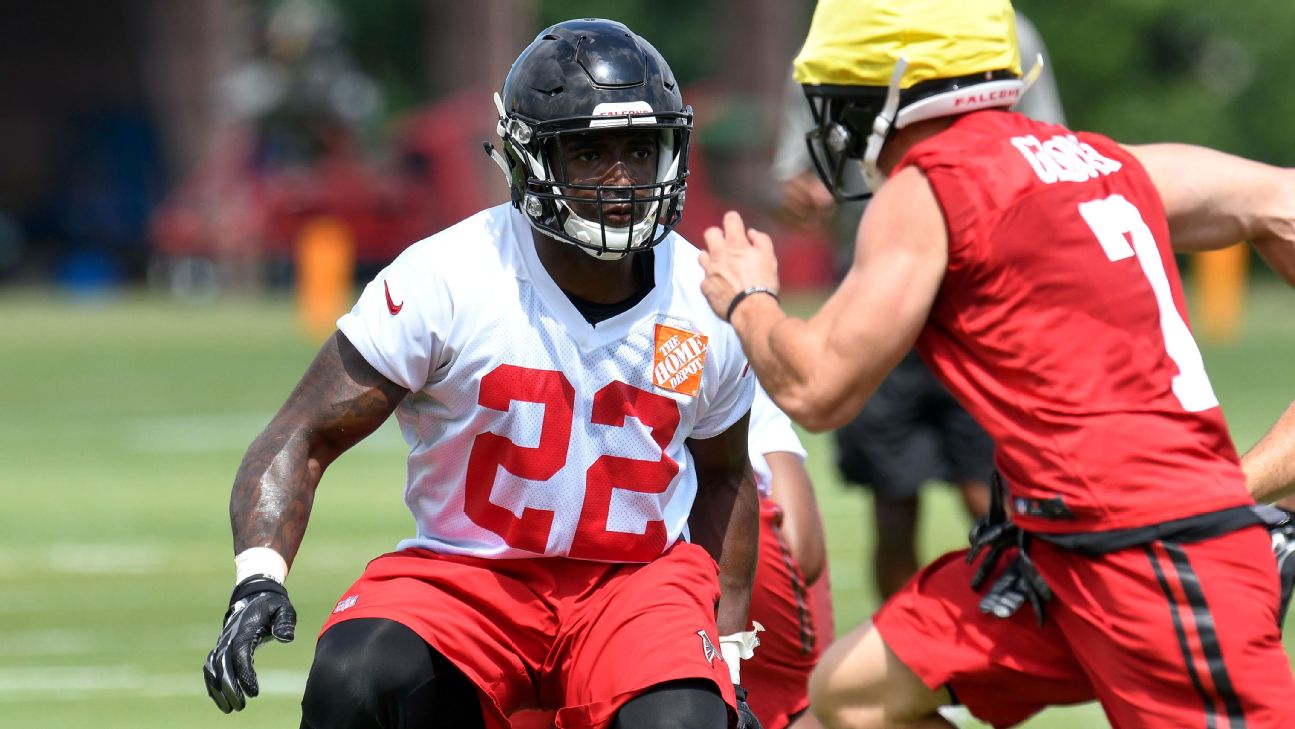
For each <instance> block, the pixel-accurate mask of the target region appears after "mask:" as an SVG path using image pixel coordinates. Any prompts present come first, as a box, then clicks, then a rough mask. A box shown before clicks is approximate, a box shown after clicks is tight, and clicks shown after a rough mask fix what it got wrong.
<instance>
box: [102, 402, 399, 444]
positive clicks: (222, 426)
mask: <svg viewBox="0 0 1295 729" xmlns="http://www.w3.org/2000/svg"><path fill="white" fill-rule="evenodd" d="M286 394H287V393H285V395H286ZM271 415H273V413H270V412H264V413H196V414H186V415H155V416H146V417H136V418H131V419H129V420H127V421H126V423H125V427H124V428H123V429H122V431H121V437H122V439H123V443H122V445H123V447H124V448H125V449H126V450H127V451H129V452H132V453H144V454H158V453H161V454H177V453H179V454H183V453H220V452H225V451H235V452H241V451H242V450H244V449H245V448H247V444H248V443H250V442H251V441H252V439H253V438H255V437H256V435H257V434H258V433H260V432H261V430H262V429H263V428H264V427H265V426H266V424H267V423H269V422H270V417H271ZM356 448H357V449H358V450H363V451H372V452H382V453H386V452H392V453H404V452H406V451H407V450H408V448H407V446H406V445H405V442H404V440H403V439H401V437H400V428H399V427H398V426H397V425H396V422H395V419H394V418H393V419H392V420H390V421H389V422H387V423H386V424H384V425H383V426H382V428H380V429H379V430H378V432H376V433H374V434H373V435H371V436H369V437H368V438H366V439H365V440H364V441H363V442H361V443H360V444H359V445H358V446H356Z"/></svg>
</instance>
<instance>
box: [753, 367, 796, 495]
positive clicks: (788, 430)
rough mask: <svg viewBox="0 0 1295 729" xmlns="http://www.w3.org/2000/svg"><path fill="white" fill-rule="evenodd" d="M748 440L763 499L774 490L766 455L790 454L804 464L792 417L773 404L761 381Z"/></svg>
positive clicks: (758, 386) (754, 402) (757, 387)
mask: <svg viewBox="0 0 1295 729" xmlns="http://www.w3.org/2000/svg"><path fill="white" fill-rule="evenodd" d="M746 438H747V440H746V445H747V451H748V452H749V453H750V456H751V470H753V471H755V486H756V488H758V489H759V490H760V495H761V496H763V497H765V498H769V495H770V493H771V491H772V489H773V472H772V471H771V470H770V469H769V462H768V461H767V460H765V457H764V456H765V454H766V453H779V452H782V453H791V454H793V455H795V456H798V457H799V458H800V460H801V461H802V462H803V461H804V460H805V446H803V445H801V443H800V437H799V436H797V435H796V430H795V428H793V427H791V418H789V417H787V414H786V413H784V412H783V411H782V410H779V409H778V406H777V405H774V404H773V400H772V399H770V397H769V395H768V394H766V393H765V391H764V388H763V387H761V386H760V384H759V383H758V382H757V383H756V386H755V400H754V401H753V402H752V403H751V429H750V430H749V431H748V432H747V436H746Z"/></svg>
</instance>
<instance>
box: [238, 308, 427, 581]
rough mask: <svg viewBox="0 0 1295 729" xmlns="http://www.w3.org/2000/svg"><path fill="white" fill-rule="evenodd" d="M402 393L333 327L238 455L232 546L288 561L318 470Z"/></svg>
mask: <svg viewBox="0 0 1295 729" xmlns="http://www.w3.org/2000/svg"><path fill="white" fill-rule="evenodd" d="M407 394H408V391H407V390H406V389H405V388H403V387H401V386H400V385H397V384H395V383H393V382H391V381H390V380H388V379H387V378H385V377H383V376H382V375H381V374H379V373H378V372H377V371H376V370H375V369H373V367H372V366H371V365H370V364H369V363H368V362H366V361H365V359H364V357H362V356H361V355H360V353H359V352H358V351H356V349H355V347H354V346H352V345H351V343H350V342H349V341H348V340H347V339H346V337H345V336H343V335H342V334H341V333H340V332H335V333H334V334H333V336H332V337H330V338H329V340H328V341H327V342H325V343H324V346H323V347H321V348H320V350H319V353H318V354H317V355H316V356H315V360H314V362H312V363H311V364H310V367H309V368H308V369H307V370H306V373H305V374H304V375H303V376H302V378H301V381H300V382H298V383H297V386H296V387H295V388H294V389H293V391H292V394H291V395H289V396H288V400H287V402H285V403H284V404H283V407H281V408H279V412H278V413H276V414H275V416H274V419H273V420H271V421H270V424H269V425H268V426H266V428H265V430H264V431H262V432H261V434H260V435H258V436H257V437H256V440H254V441H252V445H251V446H250V447H248V449H247V455H245V456H243V463H242V465H240V466H239V468H238V475H237V476H236V477H235V479H234V490H233V494H232V495H231V497H230V502H229V517H230V522H231V524H232V526H233V530H234V552H235V553H236V554H237V553H240V552H242V551H243V550H245V549H248V548H251V547H269V548H271V549H273V550H275V551H276V552H278V553H279V554H281V555H283V558H284V560H286V561H287V563H288V564H289V565H291V564H292V560H293V558H294V557H295V556H296V554H297V548H298V547H300V546H301V539H302V537H303V536H304V535H305V531H306V522H307V520H308V519H309V518H310V507H311V504H312V503H313V502H314V499H315V488H316V487H317V486H318V485H319V479H320V477H321V476H323V475H324V469H326V468H328V465H329V464H330V463H332V462H333V459H335V458H337V457H338V456H339V455H341V454H342V453H343V452H344V451H345V450H346V449H348V448H350V447H351V446H353V445H355V444H356V443H358V442H360V441H361V440H363V439H364V438H365V437H366V436H367V435H369V434H370V433H372V432H373V431H374V430H376V429H377V428H378V426H380V425H382V423H383V421H385V420H386V419H387V417H388V416H390V415H391V413H392V411H394V410H395V409H396V406H397V405H399V404H400V401H401V400H402V399H404V397H405V395H407Z"/></svg>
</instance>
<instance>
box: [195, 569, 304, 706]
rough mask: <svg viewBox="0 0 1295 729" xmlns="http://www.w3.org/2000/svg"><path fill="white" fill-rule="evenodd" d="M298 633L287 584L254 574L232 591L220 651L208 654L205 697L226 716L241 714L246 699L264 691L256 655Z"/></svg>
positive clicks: (203, 675)
mask: <svg viewBox="0 0 1295 729" xmlns="http://www.w3.org/2000/svg"><path fill="white" fill-rule="evenodd" d="M296 631H297V611H296V610H294V609H293V607H292V603H291V602H289V600H288V591H287V589H286V588H284V586H283V585H281V584H279V583H278V582H275V581H274V580H271V579H269V578H268V577H262V576H259V575H258V576H254V577H249V578H247V579H246V580H243V581H242V582H240V583H239V584H238V586H237V587H235V588H234V594H232V595H230V598H229V610H228V611H227V612H226V613H225V626H224V628H223V629H222V630H221V631H220V638H219V639H218V640H217V641H216V647H215V649H213V650H212V651H211V653H210V654H208V655H207V662H206V664H204V665H203V667H202V677H203V679H204V680H205V681H206V682H207V694H208V695H209V696H211V700H212V701H215V702H216V706H217V707H218V708H219V709H220V710H221V711H223V712H225V713H226V714H228V713H229V712H231V711H242V710H243V707H244V706H247V698H245V697H255V696H256V695H257V694H259V693H260V692H261V689H260V686H258V685H257V682H256V671H255V670H254V669H253V667H252V652H253V651H255V650H256V647H257V646H258V645H260V644H262V643H264V642H266V641H268V640H269V639H270V638H271V637H273V638H274V639H275V640H277V641H279V642H280V643H290V642H292V639H293V638H294V637H295V635H296Z"/></svg>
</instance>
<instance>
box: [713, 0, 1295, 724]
mask: <svg viewBox="0 0 1295 729" xmlns="http://www.w3.org/2000/svg"><path fill="white" fill-rule="evenodd" d="M1012 18H1013V12H1012V8H1011V5H1010V3H1009V2H1007V0H963V2H957V3H950V2H945V1H944V0H872V1H871V2H856V1H854V0H822V2H820V3H819V5H818V8H817V9H816V12H815V15H814V19H813V22H812V24H811V28H810V32H809V35H808V38H807V39H806V42H805V44H804V46H803V48H802V50H801V52H800V55H799V57H798V58H797V61H796V75H797V79H798V80H799V81H800V82H801V83H802V84H803V85H804V86H805V91H806V95H807V97H808V99H809V101H810V104H811V106H812V108H813V111H814V114H815V118H816V121H817V124H818V125H817V128H816V129H814V130H813V131H812V132H811V133H810V135H809V140H810V143H811V145H812V146H813V151H814V154H815V156H816V157H817V158H818V168H819V171H820V174H821V175H822V177H823V178H824V181H825V182H826V183H827V184H829V185H831V186H832V187H833V188H834V189H835V192H836V193H837V196H838V197H844V198H849V197H860V198H862V197H867V196H873V197H872V201H871V203H870V204H869V206H868V208H867V211H866V212H865V213H864V215H863V219H862V221H861V224H860V228H859V231H858V236H857V239H856V248H855V257H854V263H853V266H852V267H851V269H850V271H849V273H848V274H847V276H846V278H845V280H844V281H843V282H842V284H841V285H840V287H839V288H838V289H837V290H836V292H835V293H834V294H833V295H832V296H831V298H830V299H829V300H828V301H827V302H826V303H825V304H824V306H823V307H822V309H821V310H820V311H819V312H817V313H816V314H815V315H814V316H813V317H811V318H810V319H809V320H808V321H802V320H797V319H794V318H789V317H787V316H786V315H785V314H784V313H783V312H782V311H781V309H780V307H779V305H778V302H777V299H776V298H775V297H774V296H770V295H767V293H769V292H776V291H777V285H778V280H777V271H776V261H775V259H774V256H773V253H772V242H771V241H770V240H769V238H768V236H766V235H764V234H763V233H760V232H758V231H752V230H748V229H747V228H745V226H744V225H743V223H742V220H741V218H740V217H739V216H738V215H737V214H736V213H729V214H727V215H726V216H725V219H724V225H723V228H722V229H719V228H711V229H709V230H707V232H706V234H705V241H706V247H707V254H706V255H705V256H704V257H703V259H702V264H703V267H704V268H705V269H706V271H707V275H706V278H705V280H704V282H703V291H704V292H705V293H706V295H707V298H708V299H709V301H710V303H711V306H712V307H713V308H714V310H715V311H716V312H717V313H719V314H721V315H724V316H725V317H726V318H728V319H730V320H731V322H732V323H733V325H734V327H735V328H736V329H737V331H738V333H739V336H740V337H741V339H742V344H743V347H744V349H745V351H746V353H747V356H748V357H749V358H750V360H751V364H752V367H753V368H754V369H755V370H756V373H757V375H758V376H759V378H760V381H761V383H762V384H763V385H764V386H765V388H766V389H767V390H768V392H769V394H770V396H771V397H772V398H773V399H774V401H775V402H776V403H778V405H779V406H780V407H782V409H783V410H784V411H786V412H787V413H788V414H789V415H790V416H791V417H792V418H793V419H794V420H796V421H797V422H799V423H801V424H802V425H804V426H806V427H808V428H811V429H815V430H821V429H826V428H832V427H836V426H839V425H840V424H842V423H844V422H846V421H847V420H848V419H849V418H850V417H851V416H852V415H853V414H854V413H856V412H857V411H858V410H859V408H860V407H861V405H862V404H863V403H864V402H865V401H866V400H867V398H868V396H869V395H870V394H871V393H872V391H873V390H874V389H875V388H876V387H877V384H878V383H879V382H880V381H881V379H882V378H883V377H884V376H885V374H886V372H887V371H888V370H889V369H890V368H891V367H893V366H894V365H895V363H896V362H897V361H899V358H900V357H902V356H903V354H904V352H905V351H907V349H908V348H909V347H910V346H911V345H913V344H914V342H916V345H917V348H918V350H919V352H920V353H921V355H922V357H923V359H924V360H925V361H926V363H927V364H928V365H929V366H930V367H931V369H932V370H933V371H934V372H935V373H936V375H937V376H938V377H939V378H940V379H941V380H942V381H943V382H944V384H945V385H947V386H948V387H949V389H950V391H951V392H953V393H954V395H955V396H956V397H957V398H958V399H959V400H960V401H961V402H962V403H963V404H964V405H965V406H966V407H967V409H968V410H969V411H970V412H971V413H972V415H973V416H974V417H975V418H976V419H977V421H979V422H980V423H981V424H982V425H983V426H984V427H985V428H986V430H987V431H988V432H989V433H990V435H991V436H992V437H993V438H994V440H995V442H996V443H997V445H998V450H997V453H996V456H995V463H996V466H997V470H998V472H999V473H1000V474H1001V479H1000V480H1001V483H1000V484H999V488H998V494H999V504H998V507H997V508H994V507H991V519H990V520H989V521H987V522H982V523H981V524H980V525H978V528H977V529H975V530H974V531H973V545H974V548H973V550H971V551H970V552H959V553H954V554H950V555H946V556H945V557H943V558H941V559H939V560H937V561H936V562H935V563H934V564H932V565H931V566H929V567H928V568H926V569H925V570H923V571H922V572H921V573H919V574H918V575H917V576H916V577H915V578H914V579H913V580H911V581H910V582H909V583H908V584H907V585H906V586H905V587H904V588H903V589H902V590H901V591H900V592H899V593H898V594H896V595H895V596H894V597H892V598H891V599H890V600H888V601H887V602H886V603H885V604H884V605H883V606H882V608H881V609H880V611H879V612H878V613H877V614H876V615H875V616H874V618H873V620H872V621H871V622H869V623H867V624H865V625H863V626H861V627H859V628H857V629H856V630H854V631H852V632H851V633H849V634H848V635H846V636H844V637H843V638H842V639H841V640H839V641H838V642H837V643H836V644H834V645H833V646H832V647H830V648H829V649H828V650H827V651H826V653H825V654H824V656H823V658H822V660H821V661H820V663H819V666H818V668H817V669H815V673H814V676H813V678H812V679H811V682H810V693H811V703H812V709H813V711H814V713H815V714H816V715H817V716H818V717H819V718H820V719H821V720H822V721H823V722H824V723H825V724H828V725H829V726H834V727H846V726H848V727H894V726H912V727H947V726H949V724H948V723H947V722H946V721H945V720H944V719H942V718H941V717H940V716H939V715H938V714H937V708H938V707H940V706H941V705H944V704H948V703H950V702H954V701H957V702H961V703H963V704H965V706H966V707H967V708H968V709H969V710H970V712H971V713H972V714H973V715H975V716H976V717H978V718H980V719H982V720H984V721H986V722H988V723H990V724H992V725H994V726H996V727H1006V726H1011V725H1013V724H1016V723H1019V722H1020V721H1022V720H1024V719H1025V718H1026V717H1028V716H1030V715H1032V714H1034V713H1035V712H1037V711H1039V710H1040V709H1042V708H1043V707H1045V706H1048V705H1052V704H1066V703H1074V702H1081V701H1091V700H1098V701H1100V702H1101V704H1102V707H1103V709H1104V710H1105V712H1106V715H1107V717H1108V718H1109V720H1110V721H1111V723H1112V724H1113V725H1114V726H1116V727H1139V728H1143V729H1146V728H1150V729H1169V728H1170V727H1173V728H1175V729H1180V728H1181V727H1199V726H1231V727H1240V726H1247V727H1251V728H1252V729H1253V728H1255V727H1263V728H1265V729H1277V728H1278V727H1291V726H1295V703H1292V702H1291V701H1290V697H1291V696H1292V695H1295V676H1293V675H1292V672H1291V666H1290V661H1289V658H1288V657H1287V656H1286V654H1285V652H1284V651H1283V648H1282V644H1281V640H1280V634H1279V627H1278V620H1279V611H1280V592H1281V590H1280V582H1279V578H1278V572H1277V569H1276V565H1275V563H1274V560H1273V558H1272V552H1271V551H1270V550H1271V548H1272V545H1273V541H1274V540H1270V535H1269V531H1268V530H1267V529H1265V528H1264V527H1265V526H1266V525H1267V526H1270V527H1276V526H1277V525H1275V524H1270V523H1269V519H1270V517H1271V516H1272V513H1271V512H1270V511H1268V510H1266V509H1263V508H1256V507H1255V504H1254V500H1253V498H1252V497H1251V495H1250V494H1249V493H1248V492H1247V490H1246V482H1245V478H1244V476H1243V474H1242V471H1241V468H1240V466H1239V464H1238V459H1237V455H1236V451H1235V449H1234V447H1233V445H1232V442H1231V439H1230V438H1229V436H1228V432H1227V427H1226V423H1225V422H1224V419H1223V415H1222V413H1221V411H1220V409H1219V406H1218V401H1217V399H1216V398H1215V396H1214V392H1213V390H1212V388H1211V386H1210V382H1209V378H1208V377H1207V376H1206V373H1205V369H1204V367H1203V365H1202V361H1201V355H1200V352H1199V351H1198V349H1197V347H1196V343H1195V342H1194V340H1193V339H1192V335H1191V332H1190V330H1189V328H1188V326H1187V323H1186V307H1185V305H1184V300H1183V295H1182V287H1181V284H1180V281H1179V277H1178V272H1177V269H1176V267H1175V264H1174V258H1173V252H1174V249H1177V250H1184V251H1188V250H1200V249H1205V248H1211V247H1220V246H1224V245H1229V244H1231V243H1233V242H1234V241H1237V240H1250V241H1254V243H1255V245H1256V247H1257V248H1258V249H1259V251H1260V253H1261V254H1263V255H1264V256H1265V257H1266V258H1268V260H1269V261H1270V262H1271V263H1273V264H1274V267H1275V268H1277V270H1279V271H1281V272H1283V273H1285V274H1287V275H1288V276H1289V275H1290V274H1291V273H1292V272H1295V194H1292V191H1293V190H1295V175H1293V174H1292V173H1291V171H1288V170H1282V169H1278V168H1274V167H1270V166H1267V165H1263V164H1259V163H1256V162H1251V161H1248V160H1242V159H1239V158H1236V157H1232V156H1229V155H1225V154H1222V153H1219V152H1215V151H1212V150H1208V149H1204V148H1199V147H1190V146H1185V145H1152V146H1146V147H1136V148H1128V147H1124V146H1121V145H1119V144H1117V143H1115V142H1113V141H1111V140H1110V139H1107V138H1105V137H1103V136H1100V135H1097V134H1087V133H1081V132H1073V131H1071V130H1069V129H1067V128H1065V127H1063V126H1059V125H1054V124H1047V123H1043V122H1038V121H1033V120H1031V119H1029V118H1027V117H1025V116H1023V115H1020V114H1016V113H1013V112H1011V111H1009V110H1008V109H1007V107H1010V106H1011V105H1012V104H1014V103H1015V102H1016V100H1017V99H1018V98H1019V96H1020V95H1021V93H1023V92H1024V91H1025V87H1026V83H1027V81H1026V79H1024V78H1022V76H1021V73H1020V64H1019V59H1018V52H1017V48H1016V34H1015V30H1014V28H1013V21H1012ZM851 166H861V167H862V171H863V174H862V175H861V179H862V181H863V182H862V184H861V185H860V186H857V187H849V186H847V185H846V181H847V176H846V175H844V174H843V172H844V171H845V170H846V169H848V167H851ZM1171 246H1172V248H1171Z"/></svg>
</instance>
